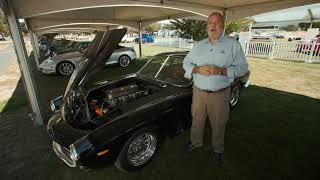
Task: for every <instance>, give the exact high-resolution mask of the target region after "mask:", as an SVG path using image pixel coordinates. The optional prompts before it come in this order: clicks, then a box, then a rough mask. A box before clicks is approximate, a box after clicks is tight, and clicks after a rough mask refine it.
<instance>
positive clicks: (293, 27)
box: [281, 24, 298, 31]
mask: <svg viewBox="0 0 320 180" xmlns="http://www.w3.org/2000/svg"><path fill="white" fill-rule="evenodd" d="M281 29H282V30H285V31H297V30H298V27H297V26H296V25H294V24H290V25H288V26H285V27H282V28H281Z"/></svg>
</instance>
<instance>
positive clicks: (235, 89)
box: [230, 83, 241, 109]
mask: <svg viewBox="0 0 320 180" xmlns="http://www.w3.org/2000/svg"><path fill="white" fill-rule="evenodd" d="M240 90H241V85H240V83H236V84H235V85H233V86H232V87H231V95H230V109H233V108H234V107H236V105H237V104H238V102H239V98H240Z"/></svg>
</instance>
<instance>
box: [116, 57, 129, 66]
mask: <svg viewBox="0 0 320 180" xmlns="http://www.w3.org/2000/svg"><path fill="white" fill-rule="evenodd" d="M129 64H130V57H129V56H127V55H123V56H120V57H119V65H120V66H121V67H127V66H128V65H129Z"/></svg>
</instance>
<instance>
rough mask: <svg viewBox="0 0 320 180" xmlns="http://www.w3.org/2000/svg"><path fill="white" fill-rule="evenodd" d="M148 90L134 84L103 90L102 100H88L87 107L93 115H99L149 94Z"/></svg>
mask: <svg viewBox="0 0 320 180" xmlns="http://www.w3.org/2000/svg"><path fill="white" fill-rule="evenodd" d="M150 91H151V90H150V89H148V88H140V89H139V86H138V85H136V84H130V85H126V86H122V87H119V88H114V89H109V90H105V91H103V92H102V101H101V100H98V99H92V100H90V101H89V109H90V111H91V112H93V113H94V117H101V116H103V115H104V114H106V113H108V112H110V111H112V110H113V109H115V108H116V107H118V106H120V105H122V104H126V103H129V102H131V101H133V100H136V99H138V98H140V97H143V96H147V95H149V94H150Z"/></svg>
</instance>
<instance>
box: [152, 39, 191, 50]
mask: <svg viewBox="0 0 320 180" xmlns="http://www.w3.org/2000/svg"><path fill="white" fill-rule="evenodd" d="M154 45H156V46H167V47H176V48H184V49H192V47H193V40H191V39H183V38H177V37H172V38H160V37H158V38H156V39H155V42H154Z"/></svg>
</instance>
